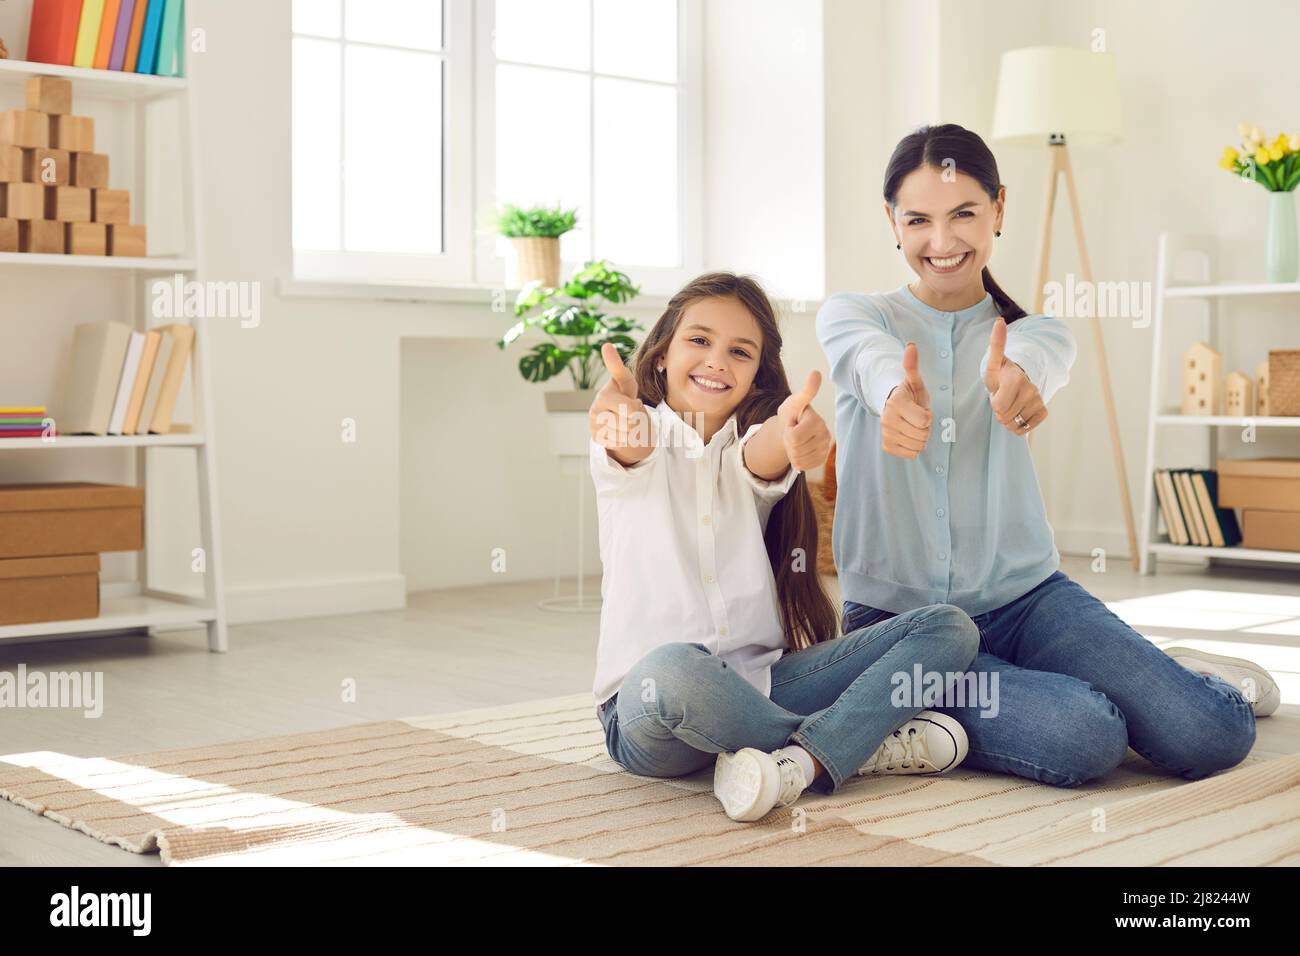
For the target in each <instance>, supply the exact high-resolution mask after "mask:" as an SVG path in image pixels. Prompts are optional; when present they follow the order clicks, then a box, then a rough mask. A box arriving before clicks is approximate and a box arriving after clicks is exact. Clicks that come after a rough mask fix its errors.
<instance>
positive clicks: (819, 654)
mask: <svg viewBox="0 0 1300 956" xmlns="http://www.w3.org/2000/svg"><path fill="white" fill-rule="evenodd" d="M978 650H979V632H978V630H976V628H975V625H974V623H973V622H972V621H971V619H970V617H969V616H968V615H967V614H966V612H965V611H962V610H960V609H959V608H955V607H952V606H951V605H948V604H933V605H929V606H927V607H922V608H917V609H915V610H911V611H907V612H905V613H903V614H899V615H897V616H896V617H893V618H891V619H890V620H888V621H881V622H880V623H876V624H871V625H869V626H865V627H859V628H857V629H855V630H853V631H852V632H849V633H845V634H842V635H841V636H840V637H837V638H835V639H833V640H829V641H823V642H822V643H820V644H814V645H813V646H812V647H807V648H804V649H802V650H799V651H793V652H792V651H787V652H786V653H785V654H784V655H783V656H782V657H781V659H780V660H778V661H777V662H776V663H775V664H774V665H773V666H772V691H771V697H770V698H769V697H765V696H763V692H762V691H760V690H759V689H758V688H757V687H755V686H754V685H752V684H750V683H749V681H747V680H746V679H745V678H744V677H742V676H741V675H740V674H738V673H737V672H736V670H735V669H734V668H732V667H729V666H728V665H727V663H726V662H725V661H723V660H722V659H721V658H720V657H717V656H715V655H713V654H711V653H710V652H709V650H708V649H707V648H706V647H705V646H704V645H703V644H687V643H685V642H681V643H675V644H662V645H660V646H659V647H656V648H655V649H654V650H652V651H650V652H649V653H647V654H646V655H645V656H644V657H642V658H641V659H640V660H639V661H637V663H636V664H634V665H633V666H632V669H631V670H629V671H628V673H627V675H626V676H625V677H624V678H623V684H622V687H621V688H620V690H619V693H618V694H616V695H614V696H613V697H611V698H610V699H609V700H608V701H606V702H605V704H604V705H602V706H601V707H600V708H599V709H598V711H597V712H598V714H599V716H600V722H601V724H602V726H603V727H604V729H605V747H606V749H607V750H608V751H609V755H610V757H611V758H612V759H613V760H614V762H615V763H617V764H619V766H621V767H623V768H624V769H625V770H629V771H631V772H632V773H635V774H640V775H642V776H647V777H677V776H681V775H683V774H689V773H694V772H695V771H697V770H700V769H702V768H704V767H706V766H708V765H710V764H712V763H713V762H714V761H715V760H716V759H717V756H716V755H717V754H719V753H724V752H732V751H736V750H740V749H741V748H742V747H756V748H758V749H759V750H764V751H772V750H776V749H778V748H780V747H784V746H786V745H787V744H790V743H793V744H796V745H798V746H801V747H803V748H804V749H805V750H807V751H808V752H809V753H810V754H812V755H813V756H814V757H816V758H817V760H818V762H819V763H821V765H822V766H823V767H824V768H825V770H826V773H824V774H821V775H819V776H818V778H817V780H815V781H813V782H812V783H811V786H812V788H813V789H814V790H816V791H818V792H822V793H833V792H835V791H836V790H837V789H839V787H840V785H841V784H842V783H843V782H844V779H845V778H846V777H852V775H853V774H854V773H855V772H856V771H857V770H858V768H859V767H861V766H862V765H863V764H864V763H866V761H867V758H869V757H870V756H871V755H872V754H873V753H875V752H876V749H877V748H878V747H879V746H880V744H881V743H882V742H883V741H884V739H885V738H886V737H887V736H889V734H891V733H893V732H894V731H895V730H897V729H898V728H899V727H901V726H902V725H903V724H905V723H907V721H908V720H910V719H911V718H913V717H915V716H916V715H917V714H918V713H920V712H921V711H922V710H924V709H926V708H925V707H924V706H921V705H919V704H918V703H917V702H916V701H917V698H915V697H913V696H912V694H910V693H909V694H907V695H906V696H903V695H895V694H893V693H891V692H892V691H893V690H894V687H895V684H896V683H897V679H896V677H895V675H896V674H899V673H902V674H905V675H907V677H908V678H909V679H910V678H911V677H912V676H913V675H914V674H915V670H914V668H916V667H917V666H918V665H919V667H920V668H921V670H922V671H925V672H939V673H941V674H944V675H948V674H951V675H952V676H953V679H957V678H959V677H960V675H961V674H962V673H963V672H965V671H966V670H967V668H969V666H970V664H971V662H972V661H973V660H974V659H975V655H976V653H977V652H978Z"/></svg>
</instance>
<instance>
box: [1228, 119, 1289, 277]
mask: <svg viewBox="0 0 1300 956" xmlns="http://www.w3.org/2000/svg"><path fill="white" fill-rule="evenodd" d="M1237 131H1238V132H1239V133H1240V134H1241V149H1242V152H1238V151H1237V149H1236V148H1235V147H1232V146H1226V147H1224V150H1223V156H1222V157H1221V158H1220V159H1219V165H1220V166H1221V167H1223V168H1224V169H1226V170H1228V171H1229V172H1231V173H1235V174H1236V175H1238V176H1240V177H1241V178H1242V179H1248V180H1251V181H1252V182H1257V183H1259V184H1260V185H1261V186H1263V187H1264V188H1265V189H1267V190H1268V191H1269V197H1268V235H1267V237H1266V243H1265V262H1266V266H1267V270H1268V281H1269V282H1294V281H1295V280H1296V275H1297V272H1300V260H1298V258H1297V253H1296V224H1295V188H1296V186H1298V185H1300V133H1296V134H1294V135H1292V136H1289V137H1288V136H1287V135H1286V134H1285V133H1279V134H1278V137H1277V139H1275V140H1274V141H1273V142H1271V143H1269V142H1267V141H1266V140H1265V137H1264V133H1263V131H1262V130H1261V129H1260V128H1259V127H1258V126H1251V125H1250V124H1249V123H1241V124H1239V125H1238V126H1237Z"/></svg>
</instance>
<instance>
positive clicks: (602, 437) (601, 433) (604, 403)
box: [590, 342, 652, 461]
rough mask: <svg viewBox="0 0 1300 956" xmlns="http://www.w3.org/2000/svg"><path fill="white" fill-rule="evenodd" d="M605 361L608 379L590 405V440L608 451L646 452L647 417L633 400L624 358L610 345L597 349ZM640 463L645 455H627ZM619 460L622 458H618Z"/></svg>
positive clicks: (632, 383) (648, 437) (633, 384)
mask: <svg viewBox="0 0 1300 956" xmlns="http://www.w3.org/2000/svg"><path fill="white" fill-rule="evenodd" d="M600 355H601V358H603V359H604V360H605V369H606V371H608V372H609V380H608V381H607V382H605V384H604V385H603V386H601V388H600V390H599V391H597V392H596V397H595V398H594V399H593V400H592V403H591V412H590V420H591V437H592V439H593V440H594V441H595V442H596V443H597V444H598V445H601V446H602V447H604V448H608V449H610V450H611V451H612V450H614V449H622V448H637V449H646V451H647V454H648V452H649V448H650V441H651V438H652V435H651V430H650V414H649V412H647V411H646V408H645V405H643V404H642V403H641V400H640V399H639V398H637V397H636V379H635V378H634V377H633V375H632V373H631V372H630V371H628V368H627V366H626V365H624V364H623V358H622V356H620V355H619V354H618V349H617V348H616V347H615V346H614V343H612V342H606V343H605V344H604V345H602V346H601V349H600ZM628 457H630V458H633V459H634V460H638V461H639V460H640V459H641V458H643V457H644V455H633V456H628ZM620 460H622V458H620Z"/></svg>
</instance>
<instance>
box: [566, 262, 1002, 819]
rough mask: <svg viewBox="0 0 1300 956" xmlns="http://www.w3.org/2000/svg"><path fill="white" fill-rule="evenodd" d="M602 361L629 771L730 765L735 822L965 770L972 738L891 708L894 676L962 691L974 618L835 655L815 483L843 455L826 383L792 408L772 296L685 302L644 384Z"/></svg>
mask: <svg viewBox="0 0 1300 956" xmlns="http://www.w3.org/2000/svg"><path fill="white" fill-rule="evenodd" d="M602 352H603V355H604V359H605V363H606V366H607V368H608V369H609V374H610V378H609V381H608V383H606V385H605V386H604V388H602V389H601V391H600V392H599V393H598V395H597V396H596V398H595V400H594V402H593V404H592V408H591V434H592V440H591V475H592V479H593V481H594V482H595V485H596V495H597V509H598V513H599V522H600V556H601V562H602V564H603V568H604V574H603V577H602V580H601V594H602V596H603V598H604V604H603V607H602V609H601V619H600V643H599V646H598V649H597V656H596V674H595V683H594V686H593V693H594V696H595V701H596V704H597V713H598V714H599V716H600V720H601V724H602V726H603V727H604V730H605V745H606V748H607V750H608V751H609V755H610V757H611V758H612V759H613V760H614V761H615V762H617V763H618V764H619V765H620V766H622V767H623V768H625V769H627V770H629V771H631V772H633V773H636V774H642V775H645V776H654V777H673V776H678V775H682V774H689V773H693V772H695V771H697V770H700V769H701V768H703V767H705V766H707V765H708V764H709V763H710V762H712V763H713V764H714V778H713V779H714V794H715V795H716V796H717V798H718V800H719V801H720V802H721V803H722V806H723V809H724V810H725V811H726V813H727V815H728V816H730V817H731V818H732V819H734V820H756V819H758V818H760V817H762V816H764V815H765V814H766V813H768V812H769V811H770V810H771V809H772V808H773V807H775V806H787V805H789V804H791V803H793V802H794V801H795V800H796V799H797V798H798V796H799V794H800V793H801V792H802V791H803V790H804V789H805V788H806V787H808V786H809V785H813V786H814V788H815V789H817V790H819V791H822V792H834V791H835V790H836V789H838V788H839V786H840V785H841V784H842V783H843V782H844V780H845V778H846V777H848V776H851V775H853V774H855V773H896V772H899V773H941V772H943V771H945V770H948V769H951V768H952V767H954V766H956V765H957V764H958V763H959V762H960V761H961V759H962V757H963V756H964V752H965V741H964V739H963V735H962V733H961V729H960V725H959V724H957V723H956V721H954V720H951V719H949V718H947V717H944V716H942V715H939V714H933V713H930V712H928V711H923V710H922V707H921V706H920V705H919V704H915V701H914V699H913V698H912V697H910V696H909V697H908V698H906V699H900V698H899V696H898V695H897V694H894V695H891V689H893V687H894V685H895V684H897V683H898V681H897V680H896V679H891V678H893V677H894V675H896V674H898V673H903V674H904V675H910V674H911V673H912V668H913V667H914V666H915V667H916V668H917V669H918V670H919V669H920V668H921V667H922V666H924V667H925V668H928V669H931V670H933V671H939V672H942V673H944V674H950V675H953V678H954V679H955V677H956V676H957V675H960V673H961V672H962V671H963V670H964V669H965V668H966V667H967V666H968V665H969V664H970V662H971V661H972V660H973V659H974V656H975V653H976V650H977V649H978V643H977V642H978V634H977V632H976V630H975V627H974V625H973V624H972V623H971V621H970V618H969V617H967V616H966V615H965V614H963V613H962V612H961V611H959V610H957V609H956V608H954V607H950V606H947V605H932V606H927V607H921V608H918V609H915V610H913V611H909V612H908V613H907V614H903V615H899V617H898V618H896V619H894V620H891V621H888V622H885V623H883V624H881V625H876V626H872V627H866V628H861V629H858V630H855V631H854V632H853V633H851V634H845V635H843V636H841V637H838V638H837V637H836V629H837V621H836V614H835V609H834V607H833V606H832V605H831V603H830V600H829V599H828V598H827V596H826V593H825V591H824V590H823V589H822V585H821V581H820V579H819V578H818V576H817V572H816V567H817V533H816V526H815V519H814V515H813V509H812V501H811V498H810V497H809V492H808V486H807V482H806V480H805V479H804V478H803V475H802V473H803V472H804V471H807V470H808V469H809V468H815V467H817V466H818V465H820V464H822V462H824V461H825V460H826V455H827V453H828V451H829V448H830V432H829V431H828V429H827V427H826V423H825V422H824V421H823V420H822V418H821V417H820V416H819V415H818V414H817V412H816V411H815V410H814V409H813V408H812V407H811V405H810V404H809V403H810V402H811V401H812V398H813V396H814V395H815V394H816V392H817V388H818V386H819V384H820V381H821V376H820V373H817V372H813V373H812V374H811V375H809V377H808V381H807V384H806V385H805V387H804V388H803V390H802V391H800V392H799V393H798V394H794V395H792V394H791V392H790V386H789V384H788V383H787V381H786V377H785V371H784V370H783V368H782V366H781V358H780V355H781V335H780V333H779V332H778V330H777V326H776V318H775V315H774V314H773V310H772V306H771V303H770V302H769V301H768V299H767V296H766V295H765V294H764V293H763V290H762V289H761V288H760V287H759V286H758V284H757V283H756V282H754V281H753V280H752V279H750V278H748V277H739V276H735V275H732V274H731V273H711V274H708V275H703V276H700V277H699V278H697V279H696V280H695V281H693V282H691V283H690V284H689V285H687V286H686V287H685V288H684V289H682V290H681V291H680V292H678V293H677V294H676V295H675V296H673V298H672V300H671V301H670V302H669V303H668V308H667V309H666V310H665V312H664V314H663V316H662V317H661V318H660V319H659V321H658V322H657V323H656V324H655V326H654V328H653V329H651V330H650V332H649V333H648V334H647V336H646V338H645V340H644V341H643V342H642V343H641V346H640V348H639V349H638V351H637V355H636V361H635V370H634V371H629V370H628V369H627V368H625V367H624V366H623V363H622V361H621V359H620V357H619V354H618V351H617V349H616V348H615V346H614V345H613V344H612V343H606V344H605V345H604V346H603V349H602ZM912 718H916V719H912ZM873 752H874V753H873Z"/></svg>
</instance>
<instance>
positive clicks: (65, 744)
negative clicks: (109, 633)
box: [0, 557, 1300, 866]
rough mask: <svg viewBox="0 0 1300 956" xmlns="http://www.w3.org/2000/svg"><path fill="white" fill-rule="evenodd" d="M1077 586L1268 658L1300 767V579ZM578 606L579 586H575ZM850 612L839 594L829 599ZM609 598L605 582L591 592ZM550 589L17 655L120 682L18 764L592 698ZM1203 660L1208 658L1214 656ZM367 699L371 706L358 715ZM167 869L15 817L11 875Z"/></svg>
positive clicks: (1283, 575) (584, 620)
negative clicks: (542, 604) (94, 712)
mask: <svg viewBox="0 0 1300 956" xmlns="http://www.w3.org/2000/svg"><path fill="white" fill-rule="evenodd" d="M1089 564H1090V563H1089V561H1088V560H1087V559H1084V558H1070V557H1067V558H1066V559H1065V560H1064V561H1063V564H1062V568H1063V570H1064V571H1065V572H1066V573H1067V574H1069V575H1070V576H1071V577H1073V578H1075V580H1077V581H1079V582H1080V583H1081V584H1083V585H1084V586H1085V587H1087V588H1088V589H1089V590H1090V591H1091V592H1092V593H1094V594H1096V595H1097V596H1098V597H1100V598H1101V599H1102V600H1104V601H1107V602H1108V603H1110V605H1111V607H1112V609H1113V610H1114V611H1115V612H1116V613H1117V614H1119V615H1120V616H1121V617H1123V618H1124V619H1125V620H1127V621H1129V623H1131V624H1132V625H1133V626H1134V627H1136V628H1137V629H1138V630H1139V631H1141V632H1142V633H1143V634H1146V635H1147V636H1148V637H1150V638H1152V640H1155V641H1156V642H1157V643H1158V644H1160V645H1162V646H1166V645H1168V644H1172V643H1179V644H1188V643H1191V644H1193V645H1198V644H1199V645H1200V646H1204V647H1205V648H1206V649H1210V650H1213V651H1215V652H1216V653H1220V654H1231V655H1236V656H1243V657H1250V658H1251V659H1253V660H1256V661H1258V662H1259V663H1260V664H1262V665H1264V666H1265V667H1267V668H1268V669H1269V670H1270V671H1272V672H1273V673H1274V675H1275V676H1276V677H1277V678H1278V680H1279V682H1280V683H1281V684H1282V693H1283V707H1282V708H1281V709H1280V710H1279V711H1278V713H1277V714H1276V715H1274V716H1273V717H1270V718H1268V719H1266V720H1262V721H1260V724H1259V733H1258V741H1257V743H1256V753H1259V754H1267V755H1273V756H1281V755H1283V754H1288V753H1295V752H1297V751H1300V706H1298V705H1300V575H1297V574H1296V572H1295V571H1290V572H1284V571H1278V572H1269V571H1262V570H1260V569H1257V568H1252V569H1249V570H1236V569H1228V568H1223V567H1218V568H1214V569H1211V570H1209V571H1202V570H1199V569H1197V568H1193V567H1187V566H1178V565H1174V564H1171V563H1163V564H1162V565H1161V573H1160V574H1158V575H1155V576H1151V577H1146V578H1143V577H1140V576H1138V575H1135V574H1134V573H1133V571H1132V570H1131V568H1130V567H1129V566H1128V565H1127V564H1126V563H1122V562H1116V561H1114V560H1112V561H1111V562H1110V564H1109V566H1108V568H1107V570H1106V572H1105V573H1094V572H1093V571H1092V570H1091V569H1090V566H1089ZM565 584H566V585H567V587H568V589H569V590H570V591H572V589H573V588H574V587H575V585H576V582H574V581H568V582H565ZM828 585H829V586H830V587H831V589H832V592H833V596H835V597H836V598H837V600H838V593H834V592H837V588H836V587H835V582H834V581H833V580H831V581H828ZM586 590H587V594H588V596H592V595H595V596H597V597H598V596H599V594H600V580H599V578H598V577H592V578H589V579H588V580H587V582H586ZM553 593H554V586H553V583H552V582H550V581H540V582H522V583H518V584H505V585H492V586H483V587H475V588H460V589H454V590H446V591H425V592H420V593H416V594H411V595H410V596H409V602H408V606H407V607H406V608H405V609H404V610H400V611H387V612H383V613H378V614H358V615H349V616H342V617H323V618H313V619H306V620H297V621H278V622H275V623H271V624H245V625H239V626H236V627H232V628H231V629H230V652H229V653H227V654H210V653H209V652H208V651H207V644H206V640H205V637H204V633H203V631H202V630H201V629H195V630H192V631H171V632H167V633H165V634H160V635H157V636H154V637H152V638H150V637H144V636H123V637H110V638H92V639H86V640H72V641H59V642H51V643H44V644H0V670H6V671H9V672H11V673H12V672H14V671H15V670H16V669H17V667H18V665H19V664H20V663H22V664H25V665H26V667H27V669H28V671H37V670H39V671H46V672H48V671H71V670H77V671H102V672H103V674H104V698H105V702H104V712H103V715H102V716H101V717H99V718H87V717H84V716H83V715H82V713H81V711H73V710H68V709H39V710H36V709H32V710H28V709H22V710H7V711H0V762H3V761H4V760H5V757H6V755H16V754H22V753H30V752H33V751H54V752H58V753H65V754H75V755H79V756H111V755H119V754H129V753H137V752H142V751H151V750H160V749H166V748H172V747H187V746H194V745H198V744H203V743H209V742H216V741H222V740H240V739H249V738H255V737H263V736H269V735H272V734H283V733H293V732H295V731H303V730H316V729H320V728H324V727H332V726H338V725H343V724H352V723H361V722H364V721H369V720H382V719H386V718H392V717H407V716H412V715H417V714H428V713H438V712H448V711H456V710H462V709H466V708H471V707H486V706H492V705H495V704H506V703H513V702H517V701H525V700H533V699H536V698H540V697H551V696H557V695H562V694H572V693H578V692H582V691H587V690H589V689H590V686H591V676H592V657H593V653H594V651H595V646H596V636H597V633H598V621H599V618H598V615H597V614H595V613H587V614H564V613H553V612H547V611H544V610H541V609H540V608H538V606H537V602H538V600H540V599H542V598H546V597H550V596H552V594H553ZM1202 642H1203V643H1202ZM347 682H355V688H356V695H355V696H356V700H355V702H346V701H345V700H344V699H343V695H344V688H345V685H347ZM49 864H58V865H77V864H90V865H107V866H114V865H117V866H131V865H136V866H158V865H160V863H159V859H158V856H157V855H156V854H151V855H148V856H136V855H134V854H130V853H126V852H124V851H122V850H119V849H116V848H114V847H109V846H105V845H103V844H100V843H97V842H96V841H94V840H92V839H91V838H90V837H87V836H85V835H83V834H80V833H75V832H73V831H71V830H68V829H66V828H64V827H62V826H60V825H59V824H57V823H54V822H52V821H50V820H45V819H42V818H39V817H37V816H36V815H35V814H33V813H31V812H30V811H27V810H24V809H21V808H19V807H16V806H14V805H12V804H10V803H8V802H5V801H0V865H49Z"/></svg>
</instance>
